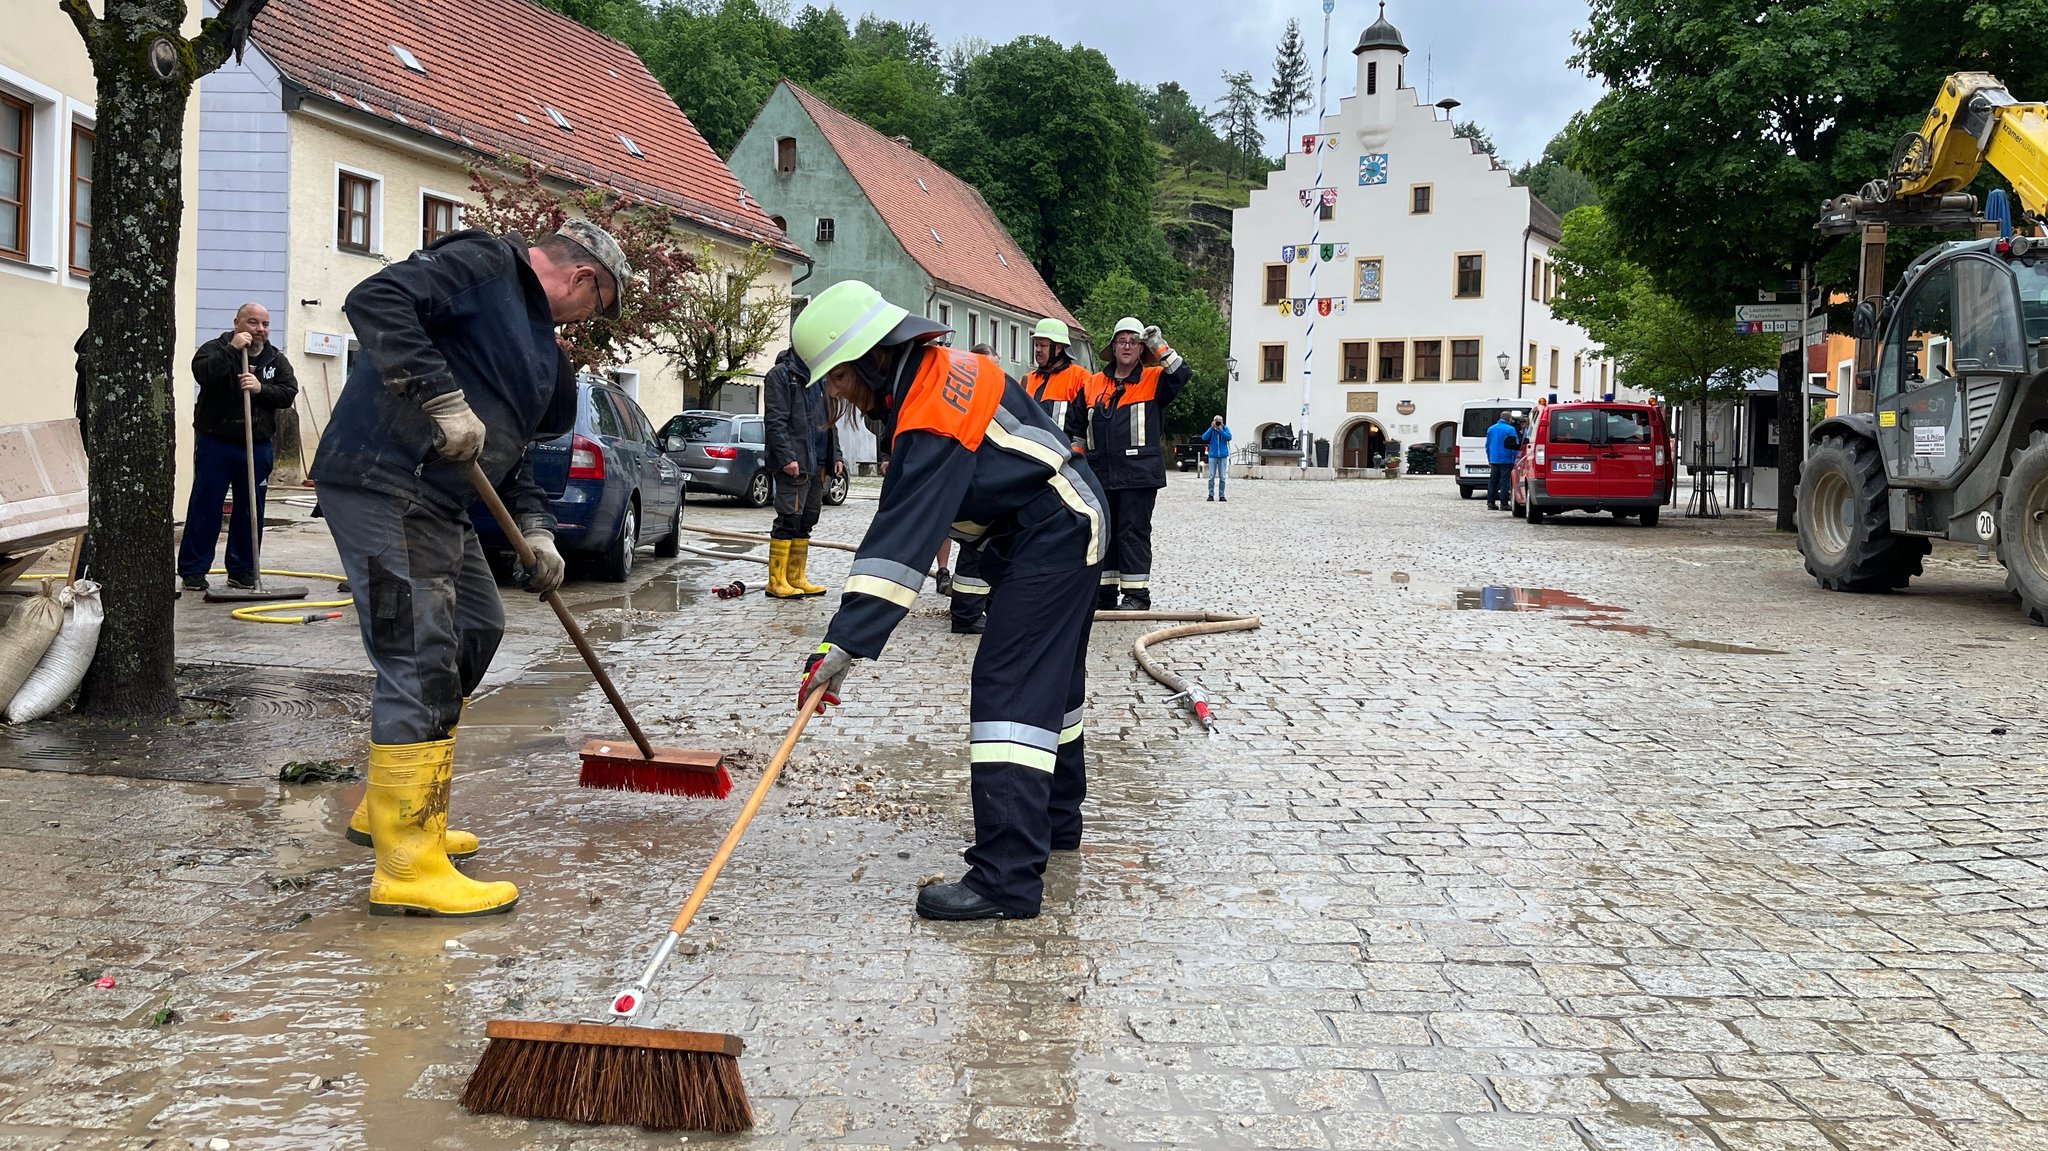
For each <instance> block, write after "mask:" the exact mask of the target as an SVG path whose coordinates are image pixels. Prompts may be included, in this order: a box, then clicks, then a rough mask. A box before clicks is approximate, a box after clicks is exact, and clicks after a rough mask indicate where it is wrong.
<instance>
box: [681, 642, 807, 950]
mask: <svg viewBox="0 0 2048 1151" xmlns="http://www.w3.org/2000/svg"><path fill="white" fill-rule="evenodd" d="M826 687H827V685H825V684H822V683H821V684H819V685H818V689H817V690H816V691H814V692H812V693H811V697H810V698H809V699H807V700H805V701H804V705H803V707H802V708H801V709H800V710H799V711H798V712H797V713H796V722H794V723H792V724H790V725H789V734H788V735H785V736H783V737H782V746H781V747H778V748H776V749H775V758H774V759H772V760H769V761H768V770H766V771H764V772H762V773H761V782H759V783H757V784H755V785H754V794H752V795H750V796H748V797H747V805H746V806H745V807H743V808H741V809H740V816H739V818H738V819H735V820H733V821H732V830H731V831H728V832H726V833H725V842H723V843H721V844H719V845H718V852H717V853H716V854H715V855H713V856H712V857H711V863H710V865H709V866H707V867H706V868H705V869H704V877H703V878H702V879H699V880H698V881H697V886H696V888H695V889H694V890H692V891H691V892H690V898H688V899H686V900H684V901H683V909H682V910H681V911H678V912H676V921H675V922H674V923H672V924H670V925H669V929H668V930H669V934H670V935H671V936H676V935H681V934H682V933H683V932H684V931H686V930H688V929H689V926H690V921H691V920H692V919H695V918H697V909H698V908H699V907H702V906H704V897H705V896H707V895H709V894H711V885H712V884H713V883H715V882H717V880H718V873H719V872H720V871H722V870H724V869H725V862H726V860H728V859H731V858H732V852H733V849H734V848H736V847H738V846H739V845H740V836H742V835H745V834H746V833H747V824H749V823H752V822H753V821H754V813H755V812H757V811H759V810H761V801H762V800H764V799H767V798H768V790H769V789H770V788H772V787H774V786H775V779H776V777H777V776H779V775H781V774H782V766H783V765H784V764H786V763H788V762H789V753H790V752H791V751H793V750H795V749H796V741H797V737H799V736H801V735H802V734H803V733H804V726H805V725H806V724H808V723H810V722H811V717H812V716H814V715H816V714H818V704H819V701H820V700H822V699H824V698H825V689H826Z"/></svg>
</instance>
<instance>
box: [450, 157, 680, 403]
mask: <svg viewBox="0 0 2048 1151" xmlns="http://www.w3.org/2000/svg"><path fill="white" fill-rule="evenodd" d="M469 186H470V189H471V190H472V191H474V192H475V193H476V200H475V201H474V202H473V203H472V204H470V205H469V206H468V207H467V208H466V209H465V213H466V222H467V223H468V224H469V225H470V226H471V227H477V228H483V229H486V230H488V231H493V232H518V233H519V234H520V235H522V236H525V237H527V238H528V239H540V238H542V237H545V236H550V235H553V234H554V233H555V232H556V231H558V230H559V229H560V228H561V226H562V224H563V223H564V222H565V221H567V220H568V219H570V218H571V217H572V216H580V217H582V218H584V219H586V220H590V221H592V222H593V223H596V224H598V225H599V226H601V227H603V228H604V229H605V230H606V231H608V232H610V233H611V234H612V238H613V239H615V240H617V241H618V242H619V249H620V251H622V252H624V253H625V254H626V262H627V263H629V264H631V265H632V266H633V278H634V283H633V286H632V288H631V290H629V291H627V292H626V293H625V296H624V298H623V300H622V302H621V303H620V306H619V315H618V318H617V319H607V318H605V317H603V316H594V317H592V318H590V319H588V320H585V321H583V322H582V323H580V324H570V325H568V326H566V327H564V328H563V329H562V331H561V337H562V339H563V340H564V341H565V342H566V343H567V345H568V351H569V358H570V359H571V360H572V361H574V362H575V363H576V365H577V366H578V367H583V368H597V367H602V366H604V365H607V364H615V363H620V362H622V361H625V360H630V359H634V358H636V357H638V356H640V355H643V354H645V353H647V352H652V351H661V350H664V349H665V348H666V347H668V346H670V345H672V344H673V343H674V342H675V339H676V337H675V336H674V335H673V334H672V333H673V332H674V331H675V330H676V329H677V328H679V327H682V326H685V325H687V323H688V322H689V320H690V317H691V316H692V304H691V301H690V300H689V298H688V297H689V295H690V294H691V293H692V292H694V291H696V290H698V281H697V279H696V278H695V277H694V276H693V273H695V272H696V271H697V265H696V262H695V255H694V251H693V246H692V245H691V244H688V243H685V242H684V241H682V240H681V239H680V238H679V237H678V236H677V234H676V230H675V227H674V223H673V221H672V220H671V219H670V218H669V216H668V214H667V213H665V212H662V211H660V210H658V209H654V208H648V207H645V206H641V205H636V204H634V203H632V202H631V201H628V200H625V199H623V198H621V197H619V196H617V195H615V194H610V193H607V192H604V191H601V190H597V189H591V188H572V189H569V190H567V191H566V192H557V191H556V190H555V189H554V188H553V187H550V186H549V185H548V183H547V181H546V179H545V170H544V169H542V168H541V167H540V166H539V165H538V164H535V163H533V162H532V161H528V160H522V159H519V158H518V157H516V156H508V157H504V158H502V159H501V160H500V161H499V166H498V167H473V168H471V169H470V173H469Z"/></svg>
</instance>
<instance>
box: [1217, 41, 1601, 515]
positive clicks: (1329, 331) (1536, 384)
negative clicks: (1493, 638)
mask: <svg viewBox="0 0 2048 1151" xmlns="http://www.w3.org/2000/svg"><path fill="white" fill-rule="evenodd" d="M1407 54H1408V49H1407V47H1406V46H1405V45H1404V44H1403V43H1402V41H1401V34H1400V32H1399V31H1398V30H1396V29H1395V28H1394V26H1393V25H1392V24H1390V23H1388V22H1387V19H1386V15H1385V6H1384V5H1382V6H1381V15H1380V19H1379V20H1378V21H1377V22H1375V23H1374V24H1373V25H1372V26H1371V27H1369V28H1367V29H1366V30H1365V32H1364V34H1363V35H1362V36H1360V38H1359V41H1358V47H1357V48H1356V49H1355V50H1354V53H1353V55H1354V58H1355V60H1356V63H1357V92H1356V94H1355V95H1353V96H1350V97H1347V98H1345V99H1342V100H1340V101H1339V102H1338V104H1337V108H1336V111H1335V113H1334V114H1332V115H1327V116H1325V117H1324V118H1323V120H1322V122H1321V124H1320V125H1317V126H1315V127H1316V128H1317V129H1319V131H1317V133H1316V134H1315V135H1314V136H1311V135H1310V134H1309V133H1308V132H1301V133H1299V134H1298V135H1297V136H1296V138H1295V139H1294V140H1293V141H1292V148H1291V150H1290V152H1289V154H1288V156H1287V159H1286V163H1285V165H1284V166H1283V167H1281V168H1279V169H1277V170H1275V171H1274V172H1272V173H1271V174H1270V175H1269V176H1268V178H1267V183H1266V187H1265V188H1263V189H1254V190H1253V192H1252V193H1251V198H1250V202H1249V204H1248V205H1247V206H1246V207H1244V208H1240V209H1238V210H1237V212H1236V214H1235V228H1234V231H1233V239H1232V253H1233V267H1232V277H1233V280H1232V287H1233V293H1234V295H1233V300H1234V306H1233V308H1232V312H1231V330H1230V354H1231V358H1232V361H1233V375H1232V379H1231V383H1230V392H1229V411H1228V413H1227V415H1228V419H1229V421H1230V424H1231V426H1232V428H1233V430H1234V431H1235V432H1236V444H1237V446H1238V448H1239V449H1240V452H1241V453H1242V452H1243V450H1244V449H1247V448H1253V447H1256V446H1257V445H1259V444H1261V443H1262V442H1263V441H1264V439H1265V437H1266V434H1267V433H1268V432H1269V431H1271V430H1275V429H1277V428H1278V427H1279V426H1280V425H1287V426H1288V427H1289V428H1292V429H1295V430H1297V431H1298V429H1299V426H1300V425H1301V423H1302V403H1303V392H1304V384H1305V383H1306V384H1307V389H1306V390H1307V393H1308V406H1309V411H1308V419H1307V429H1308V431H1309V432H1310V433H1311V434H1312V435H1313V436H1314V437H1315V438H1316V439H1318V440H1328V441H1329V444H1330V447H1329V455H1330V461H1329V462H1330V465H1331V467H1332V468H1333V469H1335V470H1337V472H1338V473H1339V474H1342V472H1344V471H1346V470H1352V469H1360V468H1366V467H1370V466H1374V463H1375V457H1376V456H1377V455H1378V454H1379V453H1380V452H1381V451H1382V450H1383V446H1384V443H1385V441H1386V440H1388V439H1392V440H1397V441H1399V442H1400V443H1401V444H1402V445H1403V447H1404V448H1405V447H1406V446H1409V445H1413V444H1417V443H1430V442H1434V443H1436V444H1437V446H1438V451H1439V458H1440V460H1442V461H1443V462H1442V463H1440V465H1439V467H1440V470H1447V469H1448V466H1449V465H1448V455H1449V449H1450V447H1451V445H1452V443H1454V442H1455V437H1456V435H1457V421H1458V419H1459V413H1460V412H1461V410H1462V408H1463V405H1464V404H1465V403H1466V402H1467V401H1470V400H1481V399H1490V398H1494V397H1500V396H1507V397H1517V396H1519V397H1520V398H1523V399H1526V400H1528V401H1529V402H1530V403H1532V404H1533V403H1534V402H1535V399H1536V397H1538V396H1539V395H1540V396H1548V395H1551V394H1555V396H1556V397H1557V399H1558V400H1561V401H1569V400H1573V399H1596V398H1599V397H1600V396H1602V395H1603V394H1606V393H1610V392H1615V391H1616V390H1617V389H1618V387H1619V381H1618V379H1617V378H1616V375H1615V372H1614V366H1613V364H1612V363H1611V362H1609V361H1607V360H1605V359H1602V358H1600V357H1598V356H1597V355H1596V352H1597V350H1598V349H1597V347H1596V345H1595V344H1594V342H1593V341H1592V340H1591V339H1590V338H1589V337H1588V336H1587V335H1586V333H1585V332H1584V331H1582V330H1580V329H1579V328H1578V327H1576V326H1574V325H1572V324H1569V323H1566V322H1564V321H1562V320H1560V319H1558V318H1557V317H1555V316H1554V315H1552V314H1551V310H1550V306H1549V305H1550V301H1551V300H1552V299H1553V298H1554V297H1555V296H1556V294H1557V276H1556V272H1555V270H1554V268H1553V266H1552V263H1551V255H1550V251H1551V247H1552V246H1553V245H1554V244H1556V243H1557V242H1558V241H1559V239H1560V225H1559V221H1558V218H1557V216H1556V214H1555V213H1553V212H1551V211H1550V209H1549V208H1547V207H1545V206H1544V205H1543V204H1542V203H1541V202H1540V201H1538V200H1537V199H1536V198H1535V197H1534V196H1533V195H1531V194H1530V192H1529V190H1528V189H1526V188H1523V187H1519V186H1516V185H1515V184H1514V183H1513V181H1512V180H1511V179H1510V178H1509V174H1508V171H1507V169H1506V168H1504V167H1502V166H1500V165H1499V164H1498V163H1497V162H1496V161H1495V160H1494V159H1493V157H1491V156H1489V155H1487V154H1485V153H1484V152H1480V151H1478V150H1476V148H1475V147H1474V145H1473V143H1472V141H1470V140H1467V139H1464V138H1461V137H1459V136H1457V135H1455V134H1454V133H1453V131H1452V124H1451V122H1450V120H1449V119H1448V118H1447V115H1448V110H1445V114H1444V115H1439V112H1438V109H1437V108H1436V107H1434V106H1431V105H1427V104H1423V103H1421V102H1420V101H1419V100H1418V99H1417V94H1416V91H1415V89H1413V88H1411V87H1409V86H1408V84H1407V76H1406V69H1405V67H1404V61H1405V59H1406V57H1407ZM1319 173H1320V179H1319V178H1318V174H1319ZM1304 247H1305V248H1307V249H1308V250H1307V251H1306V252H1304V251H1303V250H1302V249H1303V248H1304ZM1304 312H1305V313H1307V314H1305V315H1304V314H1301V313H1304ZM1525 369H1526V372H1525ZM1524 380H1527V381H1528V382H1527V383H1524V382H1523V381H1524ZM1240 458H1241V459H1242V458H1243V457H1242V455H1241V456H1240ZM1304 462H1311V463H1312V462H1314V461H1313V459H1312V458H1311V459H1310V460H1308V461H1304ZM1322 474H1328V473H1322Z"/></svg>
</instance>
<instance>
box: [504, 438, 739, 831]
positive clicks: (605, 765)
mask: <svg viewBox="0 0 2048 1151" xmlns="http://www.w3.org/2000/svg"><path fill="white" fill-rule="evenodd" d="M469 482H470V484H471V486H473V487H475V488H476V494H477V498H478V499H481V500H482V501H483V502H484V506H485V507H488V508H490V509H491V516H492V518H494V519H496V520H497V521H498V528H499V530H501V531H503V532H504V533H505V540H506V542H508V543H510V544H511V545H512V550H513V551H514V552H515V553H517V554H518V556H519V562H520V564H521V565H523V566H524V567H525V568H526V570H528V571H532V570H534V568H536V567H538V566H539V565H538V563H537V561H536V560H535V559H534V556H533V548H532V547H531V546H529V545H528V544H527V542H526V537H525V536H524V535H523V534H521V532H520V531H519V525H518V524H516V523H514V522H513V520H512V513H511V512H510V511H509V510H507V509H506V507H505V501H504V500H502V499H499V498H498V492H497V489H496V488H493V487H492V486H491V481H490V480H489V479H488V478H486V477H485V476H484V470H483V468H481V467H479V466H477V465H476V464H471V465H469ZM541 598H543V599H545V600H547V603H548V606H549V607H551V608H554V609H555V618H556V619H559V620H561V621H562V628H563V630H565V631H567V632H568V633H569V640H570V642H571V643H574V644H575V645H576V653H577V654H578V655H581V656H582V657H583V662H584V663H586V664H588V665H589V666H590V674H591V675H592V676H593V677H595V678H596V680H597V686H599V687H601V688H603V689H604V697H605V698H606V699H608V700H610V701H611V705H612V710H613V711H616V712H618V713H619V721H620V722H621V723H623V724H625V725H626V732H627V734H628V735H630V736H632V742H631V744H630V745H628V744H627V743H626V741H625V740H603V739H593V740H591V741H590V742H588V743H586V744H584V745H583V750H582V752H581V755H582V757H583V774H582V775H581V776H580V777H578V779H577V781H576V782H577V783H579V784H581V785H583V786H584V787H606V788H611V789H613V790H615V791H644V792H652V793H654V794H656V795H700V796H708V797H710V798H713V799H724V798H725V797H726V796H727V795H728V794H730V793H731V792H732V775H731V774H730V773H728V772H727V771H726V770H725V756H723V755H721V754H720V753H718V752H715V751H694V750H689V749H685V748H675V747H656V746H654V745H653V744H651V743H649V742H647V733H646V732H644V731H641V730H640V725H639V723H637V722H635V721H634V719H633V712H632V710H631V709H630V708H628V707H627V706H626V701H625V698H624V697H622V696H621V695H619V689H618V688H616V687H614V686H612V677H611V676H608V675H606V674H605V672H604V665H603V664H600V663H599V662H597V653H596V652H594V651H592V650H591V649H590V641H589V640H587V639H585V638H584V637H583V629H582V628H581V627H579V626H577V624H576V617H575V616H573V615H571V614H569V606H568V605H567V604H565V603H563V602H562V597H561V596H559V595H556V594H555V593H554V592H552V591H550V592H548V593H547V594H546V595H545V596H543V597H541ZM636 753H637V754H636Z"/></svg>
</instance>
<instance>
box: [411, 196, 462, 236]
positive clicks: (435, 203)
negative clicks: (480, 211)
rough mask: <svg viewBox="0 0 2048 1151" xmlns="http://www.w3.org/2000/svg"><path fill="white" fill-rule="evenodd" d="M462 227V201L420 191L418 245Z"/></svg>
mask: <svg viewBox="0 0 2048 1151" xmlns="http://www.w3.org/2000/svg"><path fill="white" fill-rule="evenodd" d="M461 227H462V201H460V200H456V199H451V198H449V197H447V196H437V195H435V194H434V193H432V192H421V193H420V247H422V248H425V247H429V246H431V245H432V244H433V242H434V241H435V240H438V239H440V238H441V237H443V236H445V235H447V234H448V233H450V232H453V231H455V230H457V229H459V228H461Z"/></svg>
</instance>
